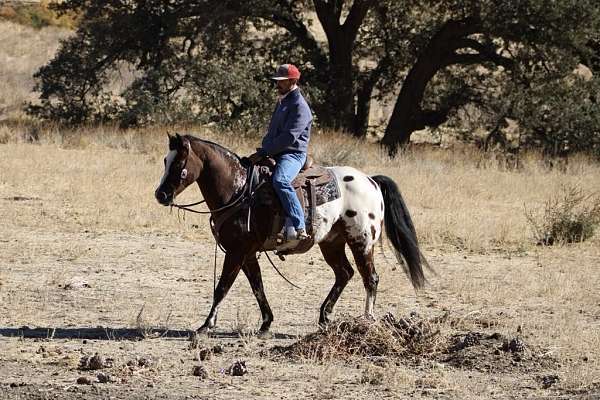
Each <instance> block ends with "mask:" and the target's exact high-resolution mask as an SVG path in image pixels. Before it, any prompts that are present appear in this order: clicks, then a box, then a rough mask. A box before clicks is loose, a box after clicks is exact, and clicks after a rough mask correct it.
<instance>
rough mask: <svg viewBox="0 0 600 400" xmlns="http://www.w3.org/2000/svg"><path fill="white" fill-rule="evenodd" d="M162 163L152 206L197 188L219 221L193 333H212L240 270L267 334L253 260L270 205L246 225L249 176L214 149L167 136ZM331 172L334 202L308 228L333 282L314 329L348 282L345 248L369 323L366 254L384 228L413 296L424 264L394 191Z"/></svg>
mask: <svg viewBox="0 0 600 400" xmlns="http://www.w3.org/2000/svg"><path fill="white" fill-rule="evenodd" d="M164 162H165V171H164V175H163V177H162V179H161V181H160V184H159V186H158V188H157V189H156V192H155V196H156V199H157V200H158V202H159V203H160V204H162V205H165V206H169V205H172V204H173V202H174V200H175V197H176V196H177V195H178V194H179V193H181V192H182V191H183V190H184V189H185V188H186V187H187V186H189V185H190V184H192V183H194V182H196V183H197V184H198V186H199V188H200V191H201V192H202V195H203V196H204V199H205V201H206V204H207V206H208V208H209V209H210V210H211V214H212V215H211V216H212V217H213V218H215V219H220V222H219V224H218V225H219V227H218V229H217V231H216V232H215V231H214V229H213V233H214V234H215V238H216V239H217V240H218V242H219V244H220V245H221V246H222V248H223V249H224V250H225V252H226V255H225V260H224V262H223V270H222V273H221V277H220V279H219V282H218V284H217V286H216V289H215V291H214V294H213V304H212V307H211V310H210V313H209V314H208V317H207V318H206V321H205V322H204V324H203V325H202V326H201V327H200V328H199V329H198V332H208V331H209V330H210V329H212V328H213V327H214V326H215V324H216V319H217V311H218V308H219V305H220V304H221V301H222V300H223V298H224V297H225V296H226V295H227V292H228V291H229V289H230V288H231V285H232V284H233V282H234V281H235V279H236V277H237V275H238V273H239V271H240V269H241V270H242V271H244V274H245V275H246V277H247V278H248V280H249V281H250V286H251V287H252V291H253V293H254V296H256V300H257V301H258V305H259V307H260V310H261V314H262V325H261V327H260V332H261V333H266V332H267V331H268V330H269V327H270V326H271V323H272V322H273V313H272V312H271V308H270V307H269V303H268V302H267V298H266V296H265V292H264V288H263V282H262V277H261V271H260V266H259V264H258V260H257V253H259V252H260V251H261V250H264V249H263V244H264V243H265V240H266V239H267V238H268V237H269V235H270V234H271V230H272V226H273V208H272V205H268V204H261V203H260V202H255V203H256V204H252V213H251V214H250V215H251V220H250V224H249V225H248V208H247V207H245V208H244V207H238V206H239V204H240V202H242V201H244V200H245V199H244V198H245V197H247V196H248V195H249V190H248V186H249V181H250V180H251V179H250V178H249V176H250V175H249V174H247V168H246V167H245V166H244V162H243V160H242V159H240V157H238V156H237V155H236V154H235V153H233V152H231V151H229V150H227V149H225V148H224V147H222V146H220V145H218V144H216V143H212V142H209V141H206V140H202V139H198V138H195V137H193V136H190V135H185V136H180V135H179V134H177V135H176V136H170V135H169V152H168V153H167V155H166V157H165V160H164ZM330 170H331V171H332V172H333V175H334V176H335V179H336V180H337V184H338V187H339V190H340V197H339V198H338V199H336V200H333V201H330V202H327V203H325V204H322V205H320V206H318V207H317V208H316V215H315V218H314V221H313V222H312V223H313V224H314V226H315V229H314V231H313V240H314V243H317V244H318V245H319V247H320V248H321V252H322V253H323V257H324V258H325V261H326V262H327V264H329V266H330V267H331V268H332V269H333V272H334V274H335V283H334V285H333V287H332V288H331V291H330V292H329V294H328V295H327V297H326V298H325V301H324V302H323V304H322V305H321V310H320V316H319V323H320V324H321V325H324V324H327V323H328V322H329V316H330V314H331V313H332V311H333V307H334V305H335V303H336V301H337V300H338V298H339V296H340V295H341V293H342V291H343V290H344V287H345V286H346V284H347V283H348V281H349V280H350V279H351V278H352V275H354V270H353V269H352V266H351V265H350V262H349V261H348V258H347V257H346V254H345V252H344V248H345V246H346V245H348V246H349V247H350V250H351V251H352V254H353V256H354V260H355V262H356V266H357V268H358V271H359V272H360V275H361V277H362V280H363V283H364V286H365V289H366V292H367V298H366V305H365V314H366V315H367V316H369V317H373V308H374V305H375V296H376V293H377V284H378V281H379V277H378V276H377V273H376V272H375V267H374V264H373V253H374V246H375V244H376V243H377V241H378V239H379V238H380V235H381V231H382V229H383V224H384V223H385V230H386V233H387V236H388V238H389V240H390V242H391V244H392V246H393V247H394V249H395V253H396V256H397V258H398V261H399V263H400V264H401V265H402V267H403V268H404V271H405V272H406V273H407V275H408V277H409V278H410V280H411V282H412V284H413V286H414V287H415V289H418V288H420V287H422V286H423V285H424V283H425V277H424V275H423V270H422V267H421V265H422V263H423V261H424V259H423V258H422V256H421V252H420V250H419V247H418V243H417V236H416V233H415V229H414V226H413V223H412V221H411V218H410V214H409V212H408V209H407V208H406V205H405V204H404V201H403V199H402V196H401V194H400V192H399V191H398V188H397V186H396V184H395V183H394V182H393V181H392V180H391V179H390V178H388V177H385V176H373V177H369V176H367V175H365V174H363V173H362V172H360V171H358V170H356V169H354V168H350V167H332V168H331V169H330ZM251 203H252V202H249V203H248V204H251ZM234 206H236V207H235V208H234ZM231 210H233V212H232V211H231ZM248 226H250V227H251V228H250V229H248Z"/></svg>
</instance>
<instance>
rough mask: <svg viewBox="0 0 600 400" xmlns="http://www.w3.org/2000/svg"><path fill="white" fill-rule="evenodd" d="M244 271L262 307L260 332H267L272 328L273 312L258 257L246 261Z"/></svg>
mask: <svg viewBox="0 0 600 400" xmlns="http://www.w3.org/2000/svg"><path fill="white" fill-rule="evenodd" d="M242 271H244V274H246V277H247V278H248V281H249V282H250V286H251V287H252V292H253V293H254V297H256V301H257V302H258V306H259V307H260V313H261V315H262V325H261V326H260V332H261V333H263V332H267V331H268V330H269V328H270V327H271V323H272V322H273V313H272V312H271V307H270V306H269V302H268V301H267V297H266V296H265V290H264V287H263V281H262V275H261V273H260V265H259V264H258V260H257V259H256V255H253V256H252V257H249V258H248V259H247V260H246V262H245V263H244V265H243V266H242Z"/></svg>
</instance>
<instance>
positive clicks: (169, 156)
mask: <svg viewBox="0 0 600 400" xmlns="http://www.w3.org/2000/svg"><path fill="white" fill-rule="evenodd" d="M176 156H177V151H175V150H171V151H169V152H168V153H167V156H166V157H165V173H164V174H163V176H162V178H161V179H160V183H159V184H158V187H160V186H161V185H162V184H163V183H165V180H166V179H167V176H168V175H169V170H170V169H171V165H172V164H173V161H175V157H176Z"/></svg>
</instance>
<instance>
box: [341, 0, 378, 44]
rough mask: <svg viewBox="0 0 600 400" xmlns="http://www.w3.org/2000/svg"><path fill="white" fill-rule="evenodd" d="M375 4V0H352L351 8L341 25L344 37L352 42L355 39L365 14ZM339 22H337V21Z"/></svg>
mask: <svg viewBox="0 0 600 400" xmlns="http://www.w3.org/2000/svg"><path fill="white" fill-rule="evenodd" d="M374 4H375V0H354V3H353V4H352V8H350V12H349V13H348V16H347V17H346V20H345V21H344V24H343V25H342V29H343V31H344V35H347V36H348V37H350V38H351V41H352V42H354V40H355V39H356V35H357V34H358V29H359V28H360V26H361V24H362V23H363V20H364V19H365V17H366V15H367V12H369V9H370V8H371V7H372V6H373V5H374ZM338 21H339V20H338Z"/></svg>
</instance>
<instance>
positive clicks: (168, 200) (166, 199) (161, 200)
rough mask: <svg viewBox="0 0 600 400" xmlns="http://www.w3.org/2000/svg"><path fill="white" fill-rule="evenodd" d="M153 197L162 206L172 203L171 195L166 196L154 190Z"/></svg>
mask: <svg viewBox="0 0 600 400" xmlns="http://www.w3.org/2000/svg"><path fill="white" fill-rule="evenodd" d="M154 197H156V200H157V201H158V202H159V203H160V204H162V205H163V206H168V205H170V204H171V203H172V202H173V196H172V195H168V194H167V193H165V192H163V191H160V190H158V189H156V192H154Z"/></svg>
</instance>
